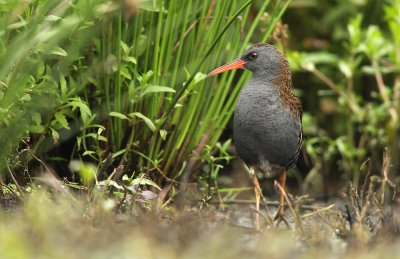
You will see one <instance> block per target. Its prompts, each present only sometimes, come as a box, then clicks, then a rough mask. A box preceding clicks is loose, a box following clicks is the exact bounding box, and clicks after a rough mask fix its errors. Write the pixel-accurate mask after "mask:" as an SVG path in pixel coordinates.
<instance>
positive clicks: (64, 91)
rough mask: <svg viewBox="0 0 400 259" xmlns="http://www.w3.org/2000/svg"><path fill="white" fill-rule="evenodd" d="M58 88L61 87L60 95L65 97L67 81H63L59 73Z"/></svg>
mask: <svg viewBox="0 0 400 259" xmlns="http://www.w3.org/2000/svg"><path fill="white" fill-rule="evenodd" d="M60 89H61V97H63V98H66V97H67V92H68V87H67V82H66V81H65V78H64V76H62V75H60Z"/></svg>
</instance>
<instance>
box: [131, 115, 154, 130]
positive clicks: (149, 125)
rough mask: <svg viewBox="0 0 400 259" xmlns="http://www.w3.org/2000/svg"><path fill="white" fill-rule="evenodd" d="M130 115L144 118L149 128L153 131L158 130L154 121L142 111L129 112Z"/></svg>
mask: <svg viewBox="0 0 400 259" xmlns="http://www.w3.org/2000/svg"><path fill="white" fill-rule="evenodd" d="M129 115H130V116H134V117H138V118H140V119H142V120H143V121H144V123H146V125H147V127H149V129H150V130H151V131H153V132H154V131H155V130H156V126H155V125H154V123H153V121H152V120H150V119H149V118H148V117H146V116H145V115H143V114H142V113H140V112H133V113H131V114H129Z"/></svg>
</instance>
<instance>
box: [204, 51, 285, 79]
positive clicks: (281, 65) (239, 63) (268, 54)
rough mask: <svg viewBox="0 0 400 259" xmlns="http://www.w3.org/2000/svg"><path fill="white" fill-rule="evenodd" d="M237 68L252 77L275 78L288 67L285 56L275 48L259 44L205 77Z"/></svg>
mask: <svg viewBox="0 0 400 259" xmlns="http://www.w3.org/2000/svg"><path fill="white" fill-rule="evenodd" d="M238 68H241V69H248V70H250V71H252V72H253V74H254V76H257V75H260V76H266V77H269V78H276V77H277V76H279V74H280V73H281V72H282V71H281V70H282V69H285V70H286V69H288V65H287V60H286V58H285V56H284V55H283V54H282V53H281V52H280V51H279V50H278V49H277V48H276V47H275V46H272V45H269V44H266V43H259V44H256V45H253V46H252V47H250V48H249V49H248V50H246V51H245V52H244V53H243V55H242V56H241V57H240V58H238V59H235V60H233V61H232V62H229V63H228V64H225V65H223V66H220V67H218V68H216V69H214V70H213V71H211V72H210V73H209V74H208V75H207V77H211V76H215V75H217V74H220V73H223V72H225V71H229V70H233V69H238Z"/></svg>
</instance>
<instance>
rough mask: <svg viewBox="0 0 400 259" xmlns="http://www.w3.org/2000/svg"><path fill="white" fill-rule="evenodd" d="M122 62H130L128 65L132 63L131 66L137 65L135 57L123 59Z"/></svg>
mask: <svg viewBox="0 0 400 259" xmlns="http://www.w3.org/2000/svg"><path fill="white" fill-rule="evenodd" d="M124 60H125V61H126V62H130V63H133V64H135V65H136V64H137V60H136V58H135V57H124Z"/></svg>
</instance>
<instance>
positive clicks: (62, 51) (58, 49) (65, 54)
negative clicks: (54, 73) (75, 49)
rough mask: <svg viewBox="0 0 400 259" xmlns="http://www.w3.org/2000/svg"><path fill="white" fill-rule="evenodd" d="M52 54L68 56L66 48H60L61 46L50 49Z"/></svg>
mask: <svg viewBox="0 0 400 259" xmlns="http://www.w3.org/2000/svg"><path fill="white" fill-rule="evenodd" d="M50 54H53V55H57V56H62V57H66V56H68V53H67V52H66V51H65V50H63V49H62V48H60V47H56V48H55V49H53V50H52V51H50Z"/></svg>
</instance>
